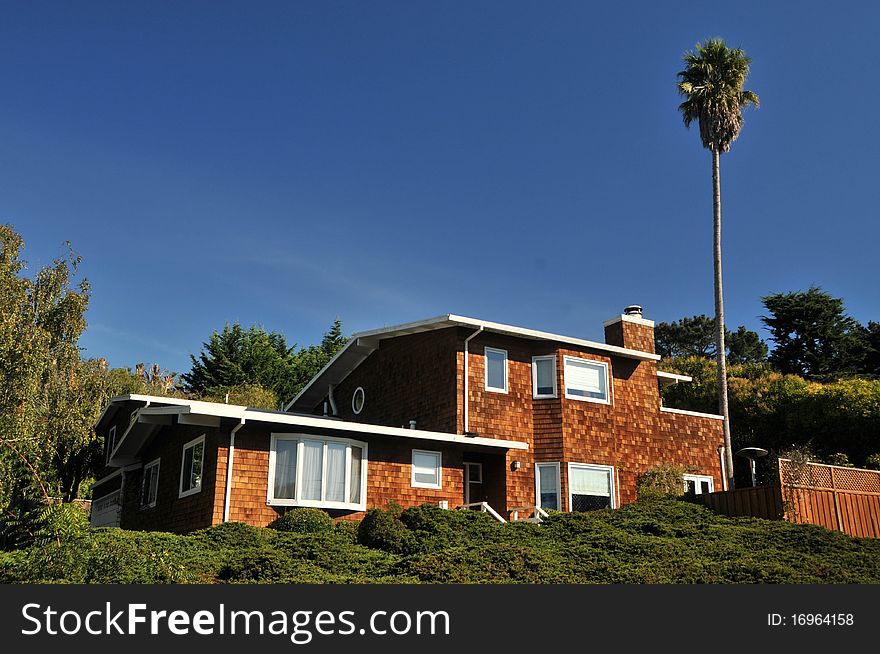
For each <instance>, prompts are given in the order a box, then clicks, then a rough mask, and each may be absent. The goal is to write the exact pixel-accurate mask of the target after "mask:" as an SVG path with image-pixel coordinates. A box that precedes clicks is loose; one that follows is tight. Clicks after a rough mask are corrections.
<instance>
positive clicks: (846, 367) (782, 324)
mask: <svg viewBox="0 0 880 654" xmlns="http://www.w3.org/2000/svg"><path fill="white" fill-rule="evenodd" d="M762 301H763V303H764V307H765V308H766V309H767V311H768V312H769V315H767V316H762V318H761V320H762V321H763V322H764V324H765V325H767V328H768V329H769V330H770V334H771V337H770V338H771V340H772V341H773V342H774V347H773V351H772V352H771V353H770V363H771V364H773V366H774V367H775V368H776V369H777V370H779V371H780V372H782V373H784V374H794V375H800V376H801V377H804V378H805V379H815V380H830V379H835V378H838V377H843V376H847V375H853V374H857V373H859V372H861V371H862V369H863V367H864V365H865V361H866V357H867V356H868V354H869V343H868V341H867V338H866V336H865V329H864V328H863V327H862V326H861V325H860V324H859V323H858V322H857V321H856V320H855V319H854V318H852V317H850V316H848V315H846V312H845V310H844V305H843V300H841V299H840V298H835V297H832V296H831V295H829V294H828V293H825V292H823V291H822V290H821V289H819V288H818V287H816V286H812V287H810V289H809V290H807V291H796V292H792V293H777V294H775V295H767V296H765V297H763V298H762Z"/></svg>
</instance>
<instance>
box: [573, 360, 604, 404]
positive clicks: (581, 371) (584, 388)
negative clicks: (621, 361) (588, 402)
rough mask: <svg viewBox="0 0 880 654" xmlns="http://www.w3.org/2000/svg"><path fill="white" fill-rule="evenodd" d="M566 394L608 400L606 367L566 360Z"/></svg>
mask: <svg viewBox="0 0 880 654" xmlns="http://www.w3.org/2000/svg"><path fill="white" fill-rule="evenodd" d="M565 394H566V395H570V396H573V397H590V398H596V399H601V400H607V399H608V379H607V375H606V369H605V366H603V365H600V364H598V363H592V362H589V361H582V360H578V359H566V360H565Z"/></svg>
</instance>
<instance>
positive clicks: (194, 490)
mask: <svg viewBox="0 0 880 654" xmlns="http://www.w3.org/2000/svg"><path fill="white" fill-rule="evenodd" d="M200 443H201V445H202V461H201V464H202V466H201V470H199V485H198V486H194V487H193V488H190V489H187V490H183V464H184V462H185V461H186V451H187V450H189V449H195V448H196V447H197V446H198V445H199V444H200ZM204 475H205V434H202V435H201V436H199V437H198V438H194V439H192V440H191V441H190V442H189V443H186V444H185V445H184V446H183V449H182V450H181V452H180V484H178V487H177V488H178V493H177V497H178V498H181V497H189V496H190V495H195V494H196V493H201V492H202V486H204V484H203V483H202V482H203V481H204V478H203V477H204Z"/></svg>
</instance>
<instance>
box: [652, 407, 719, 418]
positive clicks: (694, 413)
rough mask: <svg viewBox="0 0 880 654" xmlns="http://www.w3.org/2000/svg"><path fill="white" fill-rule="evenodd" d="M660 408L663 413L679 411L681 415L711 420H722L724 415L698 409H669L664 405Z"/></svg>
mask: <svg viewBox="0 0 880 654" xmlns="http://www.w3.org/2000/svg"><path fill="white" fill-rule="evenodd" d="M660 410H661V411H663V412H664V413H679V414H681V415H683V416H696V417H697V418H711V419H712V420H724V416H719V415H717V414H714V413H700V412H699V411H685V410H684V409H670V408H668V407H665V406H661V407H660Z"/></svg>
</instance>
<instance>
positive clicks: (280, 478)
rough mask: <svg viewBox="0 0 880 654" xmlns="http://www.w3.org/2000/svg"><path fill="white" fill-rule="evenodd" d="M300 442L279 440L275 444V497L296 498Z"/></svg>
mask: <svg viewBox="0 0 880 654" xmlns="http://www.w3.org/2000/svg"><path fill="white" fill-rule="evenodd" d="M297 445H299V442H298V441H292V440H278V441H276V443H275V491H274V497H276V498H278V499H284V500H292V499H295V498H296V448H297Z"/></svg>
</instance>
